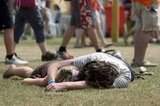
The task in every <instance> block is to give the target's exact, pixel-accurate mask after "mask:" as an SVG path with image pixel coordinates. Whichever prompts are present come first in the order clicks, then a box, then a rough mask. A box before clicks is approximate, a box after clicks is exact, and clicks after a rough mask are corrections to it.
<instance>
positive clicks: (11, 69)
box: [3, 64, 16, 79]
mask: <svg viewBox="0 0 160 106" xmlns="http://www.w3.org/2000/svg"><path fill="white" fill-rule="evenodd" d="M15 67H16V65H14V64H11V65H10V66H9V68H8V69H7V70H6V71H5V72H4V74H3V78H6V79H7V78H10V77H11V76H13V73H12V71H13V69H14V68H15Z"/></svg>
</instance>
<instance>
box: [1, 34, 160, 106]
mask: <svg viewBox="0 0 160 106" xmlns="http://www.w3.org/2000/svg"><path fill="white" fill-rule="evenodd" d="M61 40H62V39H61V38H54V39H51V40H47V45H48V48H49V50H51V51H56V50H57V48H58V47H59V45H60V43H61ZM74 42H75V39H72V40H71V41H70V44H69V45H68V50H69V51H70V52H71V53H72V54H74V56H80V55H83V54H88V53H92V52H94V51H95V50H94V48H92V47H90V48H82V49H75V48H73V45H74ZM112 49H118V50H120V51H121V52H122V54H123V55H124V57H125V58H126V60H127V61H128V62H129V63H130V62H131V60H132V57H133V46H132V45H130V46H124V45H123V43H122V40H120V42H119V43H117V44H116V46H115V47H112ZM16 52H17V53H18V55H19V56H20V57H21V58H23V59H25V60H28V61H29V62H30V63H29V64H28V66H31V67H33V68H34V67H36V66H38V65H39V64H42V62H41V61H40V57H41V52H40V50H39V48H38V46H37V45H36V44H35V41H34V40H32V39H29V40H26V41H22V42H20V44H19V45H17V48H16ZM159 52H160V45H155V44H150V45H149V47H148V49H147V54H146V58H147V59H149V60H151V61H154V62H157V63H159V64H160V57H159ZM4 57H5V48H4V43H3V37H2V36H1V37H0V106H160V101H159V100H160V66H158V67H156V68H148V70H149V71H151V72H153V73H154V75H153V76H146V77H145V80H141V79H139V80H135V81H134V82H133V83H131V84H130V85H129V87H128V88H124V89H109V90H108V89H106V90H100V89H84V90H71V91H67V92H45V91H44V89H45V88H40V87H36V86H28V85H22V84H21V80H22V79H21V78H19V77H12V78H11V79H8V80H4V79H3V78H2V75H3V72H4V71H5V69H6V68H7V67H8V66H7V65H5V64H4V63H3V61H4ZM134 69H135V70H136V71H137V72H138V71H139V69H138V68H134Z"/></svg>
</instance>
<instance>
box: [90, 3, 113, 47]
mask: <svg viewBox="0 0 160 106" xmlns="http://www.w3.org/2000/svg"><path fill="white" fill-rule="evenodd" d="M90 3H91V7H92V9H93V11H94V17H95V18H94V19H95V27H96V32H97V35H98V37H99V39H100V41H101V44H102V46H103V47H109V46H112V45H113V44H112V43H107V42H106V40H105V38H104V35H103V32H102V26H101V16H100V15H101V13H100V12H102V13H105V9H104V7H103V5H102V4H101V2H100V1H99V0H90Z"/></svg>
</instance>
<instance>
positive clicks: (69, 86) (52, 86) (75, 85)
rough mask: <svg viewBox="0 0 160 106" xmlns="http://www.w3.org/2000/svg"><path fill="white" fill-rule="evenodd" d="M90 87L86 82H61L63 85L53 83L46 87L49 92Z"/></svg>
mask: <svg viewBox="0 0 160 106" xmlns="http://www.w3.org/2000/svg"><path fill="white" fill-rule="evenodd" d="M88 87H89V86H88V85H87V84H86V82H85V81H77V82H61V83H51V84H49V85H48V86H47V87H46V90H47V91H62V90H64V89H85V88H88Z"/></svg>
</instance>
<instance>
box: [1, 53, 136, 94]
mask: <svg viewBox="0 0 160 106" xmlns="http://www.w3.org/2000/svg"><path fill="white" fill-rule="evenodd" d="M70 65H73V66H75V67H77V69H74V70H72V71H71V73H72V77H71V78H70V80H69V81H64V82H60V81H58V80H57V79H63V78H58V77H59V76H60V75H59V74H60V73H61V71H62V69H61V68H63V67H66V66H70ZM14 75H16V76H20V77H23V78H25V79H24V80H23V83H25V84H29V85H37V86H45V87H46V90H47V91H61V90H64V89H84V88H89V87H93V88H107V89H109V88H125V87H127V86H128V84H129V83H130V82H132V81H133V80H134V72H133V70H132V69H131V68H130V67H129V65H128V64H127V63H126V62H124V60H122V58H121V57H119V58H117V57H115V56H112V55H110V54H106V53H92V54H88V55H83V56H79V57H76V58H74V59H69V60H63V61H60V62H49V63H46V64H44V65H41V66H39V67H37V68H36V69H35V70H33V69H32V68H30V67H27V66H19V67H16V66H15V65H11V66H10V67H9V69H8V70H7V71H6V72H5V73H4V75H3V77H4V78H9V77H11V76H14ZM29 77H30V78H29ZM61 81H62V80H61Z"/></svg>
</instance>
